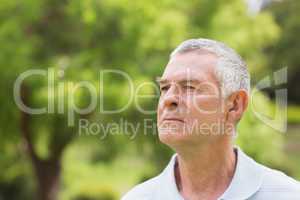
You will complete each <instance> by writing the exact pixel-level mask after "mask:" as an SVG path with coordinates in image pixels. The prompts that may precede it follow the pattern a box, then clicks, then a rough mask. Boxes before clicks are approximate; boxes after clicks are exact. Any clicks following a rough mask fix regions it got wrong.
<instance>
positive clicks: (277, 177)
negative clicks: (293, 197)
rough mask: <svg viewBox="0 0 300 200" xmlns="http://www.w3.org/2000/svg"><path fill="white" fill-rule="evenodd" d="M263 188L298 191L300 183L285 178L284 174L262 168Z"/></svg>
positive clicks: (287, 177)
mask: <svg viewBox="0 0 300 200" xmlns="http://www.w3.org/2000/svg"><path fill="white" fill-rule="evenodd" d="M263 169H264V181H263V184H262V187H263V188H284V189H287V190H298V191H300V182H299V181H296V180H295V179H293V178H291V177H289V176H287V175H286V174H285V173H283V172H281V171H278V170H275V169H271V168H268V167H265V166H263Z"/></svg>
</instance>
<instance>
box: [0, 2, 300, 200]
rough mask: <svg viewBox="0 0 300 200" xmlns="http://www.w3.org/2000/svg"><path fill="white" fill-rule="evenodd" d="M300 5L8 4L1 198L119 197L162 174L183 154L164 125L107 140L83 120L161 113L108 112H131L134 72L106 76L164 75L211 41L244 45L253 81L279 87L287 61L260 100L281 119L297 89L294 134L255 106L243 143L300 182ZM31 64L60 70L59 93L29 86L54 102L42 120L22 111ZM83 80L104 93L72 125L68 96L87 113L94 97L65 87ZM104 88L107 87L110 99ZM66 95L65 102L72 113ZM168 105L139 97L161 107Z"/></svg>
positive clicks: (2, 18) (2, 36)
mask: <svg viewBox="0 0 300 200" xmlns="http://www.w3.org/2000/svg"><path fill="white" fill-rule="evenodd" d="M299 10H300V1H298V0H282V1H271V0H267V1H266V0H265V1H263V0H261V1H260V0H256V1H251V0H249V1H246V0H231V1H228V0H190V1H176V0H160V1H148V0H139V1H130V0H84V1H83V0H81V1H80V0H42V1H41V0H27V1H18V0H10V1H5V0H2V1H1V3H0V44H1V45H0V70H1V73H0V91H1V92H0V108H1V110H0V111H1V112H0V199H1V200H7V199H9V200H17V199H23V200H26V199H42V200H57V199H62V200H64V199H66V200H69V199H70V200H96V199H98V200H116V199H120V197H121V195H123V194H124V193H125V192H126V191H128V190H129V189H130V188H131V187H132V186H133V185H136V184H137V183H139V182H142V181H144V180H146V179H148V178H150V177H153V176H155V175H157V174H158V173H159V172H160V171H161V170H162V169H163V168H164V167H165V165H166V164H167V162H168V161H169V158H170V156H171V155H172V153H173V152H172V151H171V150H170V149H168V148H167V147H165V146H164V145H162V144H160V143H159V141H158V138H157V134H153V132H155V126H153V127H152V128H147V130H146V133H147V134H146V133H145V131H144V130H143V129H140V130H141V131H140V132H138V134H136V136H134V137H131V136H133V135H132V133H130V131H128V132H127V133H129V134H125V132H124V130H118V131H117V132H118V133H115V134H109V135H107V136H106V137H105V138H102V139H101V132H97V134H89V133H81V134H79V125H78V124H79V120H80V119H86V120H89V122H94V123H98V124H99V123H101V124H109V123H112V122H116V123H121V122H120V120H121V119H123V120H124V119H126V120H127V121H128V122H131V123H134V124H138V123H140V124H142V125H143V124H144V119H151V120H153V122H155V118H156V115H155V114H153V113H152V114H146V113H144V114H143V113H142V112H140V111H139V110H138V109H137V108H136V106H134V104H130V105H129V107H128V108H127V109H126V110H124V111H123V112H120V113H116V114H104V113H101V112H99V110H98V106H99V105H98V104H100V103H104V105H105V108H107V109H112V108H120V107H122V105H124V104H126V102H127V101H128V98H129V95H128V85H127V84H126V83H125V82H126V81H125V80H124V78H120V76H117V75H116V74H115V75H112V74H111V75H110V76H105V79H104V80H103V82H102V83H101V84H99V71H101V70H105V69H110V70H112V69H114V70H122V71H123V72H126V73H127V74H129V75H130V77H131V78H132V79H133V82H134V86H137V85H139V84H140V83H143V82H146V81H154V80H155V77H156V76H159V75H161V74H162V72H163V69H164V66H165V65H166V63H167V61H168V56H169V53H170V52H171V50H172V49H174V48H175V47H176V46H177V45H178V44H179V43H180V42H182V41H183V40H186V39H188V38H199V37H206V38H212V39H216V40H220V41H223V42H225V43H227V44H228V45H229V46H231V47H232V48H234V49H236V50H237V51H238V52H239V53H240V54H241V55H242V56H243V57H244V58H245V60H246V61H247V63H248V67H249V71H250V72H251V75H252V80H251V81H252V83H251V84H252V86H253V87H255V85H256V84H257V83H258V82H259V81H260V80H262V79H263V78H265V77H269V78H270V80H271V83H272V84H273V83H274V81H272V80H273V73H274V72H276V71H277V70H280V69H282V68H284V67H287V82H286V83H284V84H281V85H271V86H270V87H268V88H266V89H264V90H261V91H260V92H258V93H256V94H255V95H254V99H255V105H256V106H257V108H256V110H258V111H259V112H260V113H261V114H262V115H264V116H267V117H269V118H270V119H272V118H274V115H275V112H276V94H275V90H278V89H280V88H281V89H282V88H283V89H287V91H288V93H287V95H288V106H287V131H285V132H284V133H282V132H280V131H277V130H275V129H274V128H272V127H270V126H268V125H266V124H265V123H263V122H262V121H261V120H260V119H259V118H258V117H257V115H255V113H254V112H252V110H251V109H248V111H247V113H246V114H245V116H244V118H243V120H242V121H241V122H240V124H239V127H238V132H239V136H238V138H237V140H236V143H237V144H238V145H240V146H241V148H242V149H243V150H244V151H245V152H246V153H248V154H249V155H250V156H251V157H253V158H254V159H256V160H257V161H258V162H260V163H263V164H265V165H267V166H269V167H272V168H276V169H280V170H282V171H284V172H285V173H286V174H288V175H290V176H292V177H294V178H295V179H297V180H300V92H299V86H298V84H299V83H300V82H299V79H298V78H300V51H299V49H300V40H299V39H298V37H299V35H300V12H299ZM30 69H39V70H45V71H46V72H53V74H54V76H53V79H54V80H55V84H54V85H53V86H52V88H53V89H54V91H55V92H53V93H49V91H48V90H49V86H48V85H47V84H48V81H47V80H48V79H49V77H47V76H38V75H35V76H30V77H28V78H27V79H26V81H23V83H22V85H21V88H20V93H21V99H22V101H23V102H24V103H25V104H26V105H28V106H30V107H34V108H40V107H43V106H44V107H45V106H46V107H47V105H48V102H49V100H52V101H53V102H55V105H54V108H55V109H54V111H55V112H48V114H39V115H32V114H28V113H26V112H23V111H22V110H20V109H19V108H18V107H17V105H16V102H15V100H14V96H13V89H14V83H15V81H16V79H17V77H18V76H19V75H20V74H21V73H23V72H25V71H27V70H30ZM48 74H49V73H48ZM79 81H88V82H90V83H92V84H94V85H95V88H96V89H97V95H101V97H103V98H102V102H100V103H99V99H98V104H97V109H95V111H94V112H90V113H88V114H84V115H83V114H81V115H80V114H78V113H75V114H74V125H73V126H69V125H68V119H69V115H68V114H69V113H68V108H69V106H68V105H69V104H70V101H69V100H70V99H68V94H70V93H71V94H72V97H74V99H75V103H76V105H77V106H78V107H80V108H84V107H85V106H86V105H88V104H89V102H90V100H91V96H90V95H89V91H87V90H86V89H83V88H80V89H78V90H76V92H74V91H73V92H72V88H71V89H70V88H68V87H65V86H66V85H67V84H68V83H75V84H76V82H79ZM59 88H60V89H61V90H59ZM101 89H102V90H104V91H105V92H103V93H101V94H100V93H99V91H101ZM58 91H63V92H58ZM139 93H140V94H142V95H151V94H154V93H155V90H154V88H153V87H150V86H149V87H146V86H145V87H144V88H143V89H142V90H140V91H139ZM58 99H61V100H64V101H63V105H64V106H62V107H60V111H61V112H57V106H58V103H57V102H58ZM157 100H158V99H157V98H152V99H151V98H145V99H141V100H140V102H139V103H140V105H141V107H143V109H145V110H150V109H152V110H153V109H155V107H156V104H157ZM60 105H61V104H60ZM282 112H284V110H283V111H282ZM277 114H278V113H277ZM279 115H282V116H284V113H279Z"/></svg>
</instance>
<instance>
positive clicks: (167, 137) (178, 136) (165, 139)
mask: <svg viewBox="0 0 300 200" xmlns="http://www.w3.org/2000/svg"><path fill="white" fill-rule="evenodd" d="M158 136H159V140H160V141H161V142H162V143H164V144H166V145H168V146H170V147H173V146H177V145H180V144H183V143H187V142H188V141H189V140H191V137H189V136H190V135H189V134H185V133H184V132H182V131H172V132H170V131H165V130H164V131H159V135H158Z"/></svg>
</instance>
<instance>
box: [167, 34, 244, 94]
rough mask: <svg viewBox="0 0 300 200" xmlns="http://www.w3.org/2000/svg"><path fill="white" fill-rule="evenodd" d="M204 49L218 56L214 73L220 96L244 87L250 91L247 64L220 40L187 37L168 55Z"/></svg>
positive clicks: (172, 55)
mask: <svg viewBox="0 0 300 200" xmlns="http://www.w3.org/2000/svg"><path fill="white" fill-rule="evenodd" d="M199 49H200V50H206V51H208V52H211V53H213V54H215V55H216V56H217V57H218V61H217V66H216V69H215V75H216V77H217V79H218V81H219V82H220V85H221V93H222V97H224V98H226V97H228V96H229V95H231V94H232V93H233V92H236V91H238V90H241V89H244V90H245V91H246V92H247V94H248V95H249V93H250V74H249V72H248V70H247V65H246V63H245V62H244V61H243V59H242V58H241V56H240V55H239V54H237V53H236V52H235V51H234V50H233V49H232V48H230V47H228V46H227V45H225V44H224V43H222V42H218V41H215V40H210V39H203V38H199V39H189V40H186V41H184V42H182V43H181V44H180V45H179V46H178V47H177V48H176V49H175V50H174V51H173V52H172V53H171V55H170V58H172V57H174V56H175V55H176V54H178V53H184V52H188V51H193V50H199Z"/></svg>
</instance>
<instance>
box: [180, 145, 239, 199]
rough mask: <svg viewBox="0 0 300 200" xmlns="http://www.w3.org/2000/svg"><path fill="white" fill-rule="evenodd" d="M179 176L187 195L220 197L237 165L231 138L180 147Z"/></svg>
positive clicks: (181, 190)
mask: <svg viewBox="0 0 300 200" xmlns="http://www.w3.org/2000/svg"><path fill="white" fill-rule="evenodd" d="M177 154H178V157H177V161H178V162H177V166H176V167H175V178H176V183H177V186H178V189H179V191H180V193H181V194H182V196H183V197H184V198H185V199H208V200H209V199H217V198H218V197H219V196H221V195H222V194H223V193H224V191H225V190H226V189H227V187H228V186H229V184H230V182H231V180H232V177H233V174H234V171H235V165H236V155H235V153H234V151H233V147H232V144H231V141H224V140H222V141H221V142H220V141H218V142H215V144H212V143H209V144H207V145H199V146H198V147H188V148H185V149H181V150H177Z"/></svg>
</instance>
